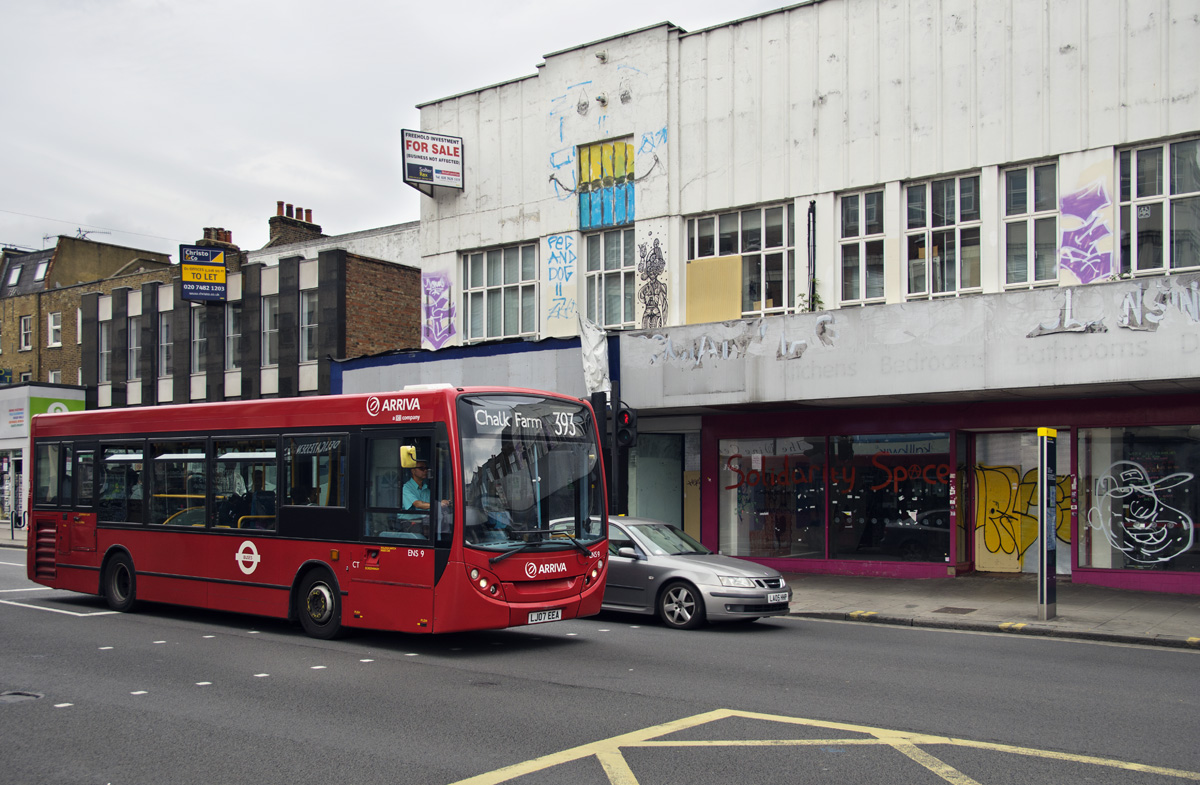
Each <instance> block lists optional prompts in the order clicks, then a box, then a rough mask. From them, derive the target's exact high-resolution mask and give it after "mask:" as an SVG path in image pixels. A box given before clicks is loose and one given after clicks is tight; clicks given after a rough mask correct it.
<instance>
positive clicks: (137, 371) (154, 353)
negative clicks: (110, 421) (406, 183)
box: [80, 202, 421, 408]
mask: <svg viewBox="0 0 1200 785" xmlns="http://www.w3.org/2000/svg"><path fill="white" fill-rule="evenodd" d="M269 227H270V240H269V241H268V243H267V244H266V246H264V247H263V248H262V249H260V250H259V251H243V250H241V249H240V248H238V246H237V245H235V244H234V243H233V241H232V237H231V236H230V233H229V232H228V231H226V230H224V229H222V228H210V229H205V231H204V238H203V239H201V240H199V241H197V243H196V245H199V246H205V247H211V248H219V249H221V250H223V251H224V256H225V262H226V271H227V275H226V301H225V302H208V303H201V302H190V301H188V300H185V299H184V297H183V286H182V280H181V278H180V277H179V275H178V272H176V273H175V274H174V275H173V276H172V277H171V279H170V281H160V280H150V281H145V282H134V281H129V282H128V284H129V285H127V286H121V287H110V288H109V289H108V290H107V291H106V290H104V289H102V288H97V287H92V288H91V289H90V290H89V291H88V292H87V293H85V294H84V295H83V296H82V297H81V299H80V308H81V314H82V324H83V331H82V346H81V357H82V369H83V370H82V376H81V378H82V383H83V384H85V385H86V386H88V388H89V390H90V391H91V390H94V405H95V406H96V407H98V408H107V407H114V406H139V405H151V404H158V403H186V402H189V401H220V400H234V399H243V400H250V399H255V398H260V397H286V396H294V395H316V394H322V393H328V392H330V382H329V379H330V363H331V362H332V361H333V360H334V359H335V358H340V357H345V356H347V355H348V354H350V355H358V354H373V353H378V352H382V351H387V350H391V349H403V348H410V347H415V346H419V345H420V313H419V308H420V284H421V274H420V270H418V269H417V268H416V267H415V266H409V265H405V264H403V263H400V262H402V261H403V258H402V257H404V255H405V254H406V253H408V251H407V250H406V249H412V251H413V252H415V248H416V245H415V242H404V241H399V242H397V241H396V239H395V237H394V235H406V234H414V235H415V226H413V225H400V226H396V227H385V228H383V229H377V230H371V231H369V232H359V233H354V234H349V235H341V236H334V237H329V236H326V235H324V234H323V233H322V232H321V227H320V226H318V225H317V224H315V223H313V221H312V210H311V209H301V208H293V206H292V205H290V204H289V205H285V204H284V203H283V202H279V203H278V205H277V209H276V215H274V216H272V217H271V219H270V220H269ZM376 249H382V250H383V251H384V252H385V257H386V258H378V257H377V256H374V255H371V252H372V251H374V250H376ZM389 249H392V250H389ZM395 249H400V250H399V251H396V250H395ZM398 257H400V258H398ZM414 258H415V257H414ZM177 269H178V268H175V270H176V271H177Z"/></svg>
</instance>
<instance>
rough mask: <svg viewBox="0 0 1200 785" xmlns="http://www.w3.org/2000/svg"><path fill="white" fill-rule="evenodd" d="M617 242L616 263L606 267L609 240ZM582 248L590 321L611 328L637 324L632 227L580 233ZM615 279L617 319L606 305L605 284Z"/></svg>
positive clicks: (586, 310)
mask: <svg viewBox="0 0 1200 785" xmlns="http://www.w3.org/2000/svg"><path fill="white" fill-rule="evenodd" d="M614 238H615V240H616V243H617V245H618V247H617V250H616V253H615V256H614V257H613V258H614V259H615V262H616V263H615V264H614V265H613V266H611V267H610V266H608V261H609V253H608V250H609V242H610V240H612V239H614ZM583 247H584V291H585V292H586V294H585V295H584V298H585V301H586V306H585V310H584V312H585V313H586V315H587V318H588V319H590V320H591V321H592V322H595V323H596V324H598V325H600V326H601V327H604V328H606V329H611V330H619V329H623V328H631V327H636V326H637V321H636V311H637V299H636V290H637V244H636V239H635V233H634V229H633V227H632V226H620V227H613V228H610V229H605V230H604V231H601V232H589V233H588V234H585V235H584V236H583ZM611 281H616V282H617V285H618V287H619V288H618V293H619V296H620V302H621V305H620V311H621V313H620V314H618V316H619V317H620V318H617V319H612V318H609V317H610V315H611V314H610V312H609V308H608V304H609V298H608V291H607V289H606V286H607V285H608V284H609V283H610V282H611Z"/></svg>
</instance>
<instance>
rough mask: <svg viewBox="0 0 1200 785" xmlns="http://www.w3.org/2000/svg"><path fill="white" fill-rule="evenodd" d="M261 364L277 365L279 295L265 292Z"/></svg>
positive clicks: (271, 366) (269, 366) (267, 366)
mask: <svg viewBox="0 0 1200 785" xmlns="http://www.w3.org/2000/svg"><path fill="white" fill-rule="evenodd" d="M261 359H262V366H263V367H264V368H274V367H277V366H278V365H279V295H277V294H267V295H263V298H262V358H261Z"/></svg>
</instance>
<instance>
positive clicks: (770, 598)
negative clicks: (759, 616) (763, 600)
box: [767, 591, 788, 604]
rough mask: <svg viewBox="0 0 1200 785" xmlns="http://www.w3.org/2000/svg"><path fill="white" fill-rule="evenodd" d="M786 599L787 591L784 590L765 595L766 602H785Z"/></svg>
mask: <svg viewBox="0 0 1200 785" xmlns="http://www.w3.org/2000/svg"><path fill="white" fill-rule="evenodd" d="M787 601H788V598H787V592H785V591H781V592H775V593H774V594H768V595H767V603H768V604H774V603H777V602H787Z"/></svg>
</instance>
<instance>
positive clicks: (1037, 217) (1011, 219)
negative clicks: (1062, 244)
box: [1000, 161, 1060, 289]
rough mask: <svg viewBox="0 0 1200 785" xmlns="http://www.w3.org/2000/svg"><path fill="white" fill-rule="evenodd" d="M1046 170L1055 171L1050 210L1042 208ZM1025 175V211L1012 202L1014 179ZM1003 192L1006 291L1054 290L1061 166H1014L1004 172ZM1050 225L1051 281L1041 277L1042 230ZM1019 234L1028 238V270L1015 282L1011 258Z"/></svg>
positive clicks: (1040, 163)
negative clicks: (1040, 176)
mask: <svg viewBox="0 0 1200 785" xmlns="http://www.w3.org/2000/svg"><path fill="white" fill-rule="evenodd" d="M1046 169H1052V170H1053V176H1052V177H1053V183H1052V185H1053V189H1052V191H1053V192H1052V193H1051V194H1050V199H1049V201H1050V203H1051V204H1050V206H1049V207H1042V208H1039V201H1040V200H1039V198H1038V197H1039V182H1038V176H1037V175H1038V172H1039V171H1045V170H1046ZM1017 174H1021V175H1022V176H1023V177H1024V180H1025V187H1024V189H1023V191H1022V201H1023V203H1024V206H1023V207H1022V208H1021V209H1016V208H1015V206H1014V204H1013V202H1012V199H1013V196H1014V194H1015V193H1016V192H1015V190H1014V189H1013V188H1010V183H1011V182H1012V181H1013V179H1014V176H1015V175H1017ZM1000 188H1001V193H1002V194H1003V198H1002V199H1001V205H1002V209H1001V212H1002V216H1003V217H1002V219H1001V222H1002V224H1003V226H1002V232H1001V252H1000V259H1001V265H1002V271H1001V272H1002V274H1003V276H1004V287H1005V288H1006V289H1028V288H1032V287H1034V286H1053V285H1055V284H1057V283H1058V249H1059V233H1058V232H1059V220H1058V219H1059V202H1058V198H1059V190H1060V189H1059V185H1058V162H1057V161H1038V162H1035V163H1030V164H1025V165H1022V166H1012V167H1008V168H1006V169H1003V170H1001V172H1000ZM1047 222H1049V226H1050V227H1051V238H1052V240H1053V244H1054V245H1053V248H1052V249H1051V264H1050V269H1051V270H1052V271H1053V274H1052V275H1050V276H1047V277H1040V278H1039V277H1038V229H1039V226H1041V227H1045V226H1046V225H1047ZM1016 227H1023V229H1024V231H1023V232H1020V230H1019V229H1017V228H1016ZM1014 232H1019V233H1020V234H1023V235H1024V241H1025V264H1024V270H1023V271H1021V272H1022V274H1023V277H1022V278H1021V280H1012V277H1013V274H1014V269H1013V265H1012V261H1013V260H1012V259H1011V258H1010V254H1011V252H1010V248H1012V247H1013V244H1012V240H1013V237H1012V234H1013V233H1014Z"/></svg>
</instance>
